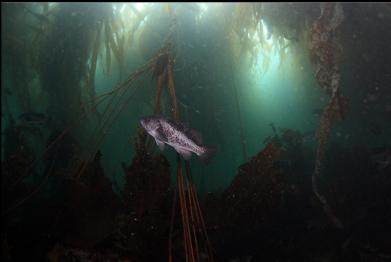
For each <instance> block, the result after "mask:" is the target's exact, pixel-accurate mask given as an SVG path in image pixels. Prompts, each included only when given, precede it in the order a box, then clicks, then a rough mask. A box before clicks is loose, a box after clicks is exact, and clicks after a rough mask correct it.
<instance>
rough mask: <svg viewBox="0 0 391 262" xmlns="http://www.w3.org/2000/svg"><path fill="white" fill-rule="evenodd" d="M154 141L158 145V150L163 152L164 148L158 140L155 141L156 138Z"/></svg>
mask: <svg viewBox="0 0 391 262" xmlns="http://www.w3.org/2000/svg"><path fill="white" fill-rule="evenodd" d="M155 141H156V144H157V145H158V147H159V148H160V150H161V151H163V150H164V148H165V145H164V143H163V142H161V141H159V140H157V139H156V138H155Z"/></svg>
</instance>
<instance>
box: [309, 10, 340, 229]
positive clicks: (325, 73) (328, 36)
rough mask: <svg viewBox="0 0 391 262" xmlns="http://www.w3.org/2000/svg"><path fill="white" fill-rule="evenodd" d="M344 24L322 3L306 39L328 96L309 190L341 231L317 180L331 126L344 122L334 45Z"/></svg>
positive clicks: (319, 130) (337, 13) (319, 79)
mask: <svg viewBox="0 0 391 262" xmlns="http://www.w3.org/2000/svg"><path fill="white" fill-rule="evenodd" d="M342 21H343V9H342V6H341V4H338V3H324V4H321V14H320V16H319V18H318V19H317V20H316V21H315V22H314V24H313V26H312V28H311V31H310V39H309V51H310V54H311V58H312V62H313V64H314V65H315V71H316V73H315V76H316V79H317V80H318V82H319V84H320V86H321V87H322V88H323V89H325V91H326V92H327V93H328V94H329V95H330V96H331V98H330V101H329V103H328V104H327V105H326V106H325V108H324V110H323V113H322V116H321V119H320V123H319V127H318V130H317V140H318V143H319V145H318V148H317V151H316V159H315V168H314V172H313V174H312V188H313V191H314V193H315V195H316V196H317V198H318V199H319V201H320V202H321V203H322V205H323V209H324V211H325V213H326V215H327V216H328V217H329V218H330V220H331V221H332V222H333V224H334V225H335V226H336V227H337V228H343V224H342V222H341V221H340V220H339V219H338V218H337V217H336V215H335V214H334V212H333V210H332V209H331V207H330V205H329V204H328V202H327V200H326V197H325V196H324V195H322V194H321V193H320V192H319V188H318V185H317V179H318V178H319V177H320V175H321V167H322V162H323V159H324V156H325V152H326V149H327V142H328V138H329V136H330V131H331V128H332V126H333V124H334V123H335V122H336V121H337V120H339V119H343V117H344V113H345V112H344V111H345V107H344V105H345V104H346V103H345V102H344V99H343V97H342V95H341V94H340V74H339V66H338V61H337V58H338V56H337V54H336V53H337V52H336V51H338V50H337V45H336V39H335V35H334V33H335V30H336V29H337V27H338V26H339V25H340V24H341V23H342Z"/></svg>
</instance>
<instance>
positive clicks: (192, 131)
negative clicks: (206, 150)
mask: <svg viewBox="0 0 391 262" xmlns="http://www.w3.org/2000/svg"><path fill="white" fill-rule="evenodd" d="M185 132H186V134H187V135H188V136H189V137H190V138H191V139H192V140H193V141H194V142H195V143H196V144H197V145H201V144H202V136H201V133H199V132H198V131H197V130H195V129H192V128H186V129H185Z"/></svg>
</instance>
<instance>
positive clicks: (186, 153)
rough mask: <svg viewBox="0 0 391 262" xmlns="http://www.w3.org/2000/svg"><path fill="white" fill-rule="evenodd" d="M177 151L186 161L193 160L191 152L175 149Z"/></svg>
mask: <svg viewBox="0 0 391 262" xmlns="http://www.w3.org/2000/svg"><path fill="white" fill-rule="evenodd" d="M175 150H176V151H177V152H178V154H180V155H181V156H182V157H183V158H184V159H186V160H189V159H190V158H191V152H190V151H187V150H185V149H179V148H175Z"/></svg>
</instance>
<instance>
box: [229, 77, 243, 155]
mask: <svg viewBox="0 0 391 262" xmlns="http://www.w3.org/2000/svg"><path fill="white" fill-rule="evenodd" d="M231 75H232V77H233V79H232V91H233V94H234V97H235V105H236V111H237V112H238V119H239V131H240V142H241V144H242V150H243V160H244V161H247V147H246V144H247V141H246V138H245V134H244V128H243V120H242V115H241V113H240V103H239V94H238V90H237V88H236V84H235V71H234V70H232V74H231Z"/></svg>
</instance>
